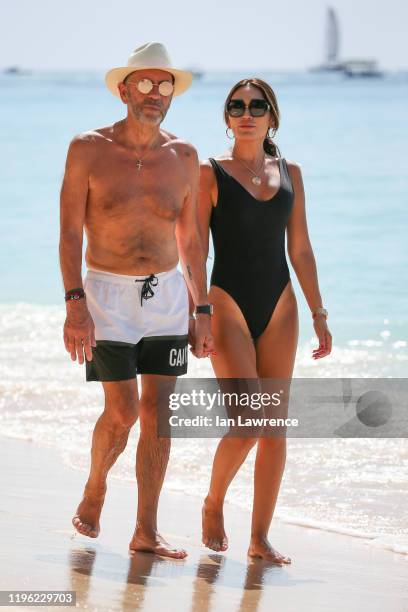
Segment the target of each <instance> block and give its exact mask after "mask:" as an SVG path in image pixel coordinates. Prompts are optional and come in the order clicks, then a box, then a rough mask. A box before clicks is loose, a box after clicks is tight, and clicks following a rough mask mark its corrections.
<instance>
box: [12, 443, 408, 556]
mask: <svg viewBox="0 0 408 612" xmlns="http://www.w3.org/2000/svg"><path fill="white" fill-rule="evenodd" d="M1 439H6V440H11V441H12V440H16V441H18V442H20V441H21V442H26V443H28V444H32V445H35V446H37V447H38V448H43V449H49V450H50V451H52V452H55V453H57V454H58V457H59V460H60V461H61V463H62V465H64V466H65V467H66V468H68V469H70V470H72V471H74V472H75V473H77V474H84V475H85V476H86V474H87V470H86V469H84V468H82V467H80V466H77V465H75V464H74V463H72V462H70V461H68V460H66V458H64V457H63V456H62V455H61V453H60V452H59V451H58V449H57V447H56V446H55V445H51V444H46V443H45V442H41V441H37V440H30V439H27V438H17V437H14V436H6V435H4V434H3V433H0V440H1ZM109 480H110V481H111V482H113V483H115V484H117V485H118V486H122V485H123V486H127V487H132V486H133V487H134V486H135V484H136V481H133V480H132V479H130V478H126V477H123V476H121V477H120V476H118V475H116V474H114V473H110V474H109ZM163 491H165V492H167V493H168V494H172V493H175V494H176V495H178V494H181V493H182V494H183V495H185V496H186V497H187V498H193V500H195V501H196V502H197V501H198V502H199V503H201V501H202V499H201V498H202V496H200V495H198V494H197V493H196V492H194V491H193V492H190V491H185V490H184V489H182V488H181V487H176V486H174V485H173V486H172V485H168V484H166V480H165V481H164V484H163ZM225 505H226V506H229V507H230V508H231V509H236V510H237V511H239V512H243V513H245V514H248V512H249V511H248V509H247V508H245V507H244V506H243V505H241V504H239V502H238V501H237V500H234V499H232V500H231V499H226V501H225ZM275 523H276V524H280V525H282V526H285V525H289V526H295V527H299V528H300V529H310V530H315V531H319V532H322V533H324V534H335V535H338V536H342V537H345V538H353V539H356V540H359V541H360V542H361V543H362V544H363V545H366V546H371V547H373V548H374V549H378V550H384V551H388V552H391V553H393V554H396V555H400V556H402V558H403V559H404V560H405V561H406V562H407V563H408V536H402V538H403V539H405V541H404V542H403V543H401V542H396V543H395V542H394V541H393V540H394V539H395V538H397V537H398V536H395V535H389V534H381V533H379V534H375V533H373V534H367V533H364V532H360V531H358V530H356V529H353V528H347V527H345V526H343V525H341V524H338V525H337V524H333V523H324V522H321V523H319V522H318V521H317V520H316V519H313V518H309V517H289V518H285V517H282V516H279V512H275V516H274V517H273V520H272V526H273V525H274V524H275Z"/></svg>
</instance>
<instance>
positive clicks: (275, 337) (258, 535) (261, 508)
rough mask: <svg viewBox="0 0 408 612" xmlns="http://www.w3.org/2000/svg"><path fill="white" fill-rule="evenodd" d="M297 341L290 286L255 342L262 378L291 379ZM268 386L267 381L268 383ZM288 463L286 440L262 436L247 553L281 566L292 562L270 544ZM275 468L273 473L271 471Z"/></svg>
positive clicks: (257, 455) (259, 444)
mask: <svg viewBox="0 0 408 612" xmlns="http://www.w3.org/2000/svg"><path fill="white" fill-rule="evenodd" d="M297 342H298V314H297V305H296V298H295V295H294V292H293V288H292V285H291V283H289V284H288V285H287V286H286V288H285V289H284V291H283V293H282V295H281V297H280V299H279V301H278V304H277V305H276V308H275V310H274V313H273V315H272V318H271V320H270V322H269V324H268V327H267V328H266V330H265V331H264V332H263V334H262V336H260V338H258V340H257V342H256V353H257V371H258V375H259V377H260V378H263V379H266V378H269V379H286V380H287V381H288V387H287V388H288V389H289V382H290V379H291V377H292V373H293V367H294V362H295V355H296V348H297ZM265 384H267V382H265ZM285 460H286V437H272V436H271V437H262V438H260V439H259V441H258V448H257V453H256V460H255V476H254V504H253V512H252V527H251V541H250V545H249V549H248V554H249V555H250V556H252V557H261V558H263V559H266V560H268V561H272V562H274V563H277V564H279V565H282V564H283V563H290V562H291V560H290V558H289V557H285V556H284V555H281V554H280V553H279V552H277V551H276V550H275V549H274V548H273V547H272V545H271V544H270V543H269V541H268V531H269V527H270V524H271V521H272V516H273V512H274V510H275V505H276V501H277V498H278V493H279V488H280V484H281V480H282V474H283V470H284V467H285ZM271 466H273V470H271Z"/></svg>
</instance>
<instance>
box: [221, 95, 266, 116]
mask: <svg viewBox="0 0 408 612" xmlns="http://www.w3.org/2000/svg"><path fill="white" fill-rule="evenodd" d="M246 109H248V110H249V114H250V115H251V117H263V116H264V115H265V113H266V112H268V110H269V109H270V106H269V104H268V102H267V101H266V100H264V99H263V98H254V99H253V100H251V101H250V103H249V104H248V106H247V105H246V104H245V102H244V101H243V100H236V99H235V100H230V101H229V102H228V104H227V112H228V114H229V115H230V117H243V115H244V114H245V110H246Z"/></svg>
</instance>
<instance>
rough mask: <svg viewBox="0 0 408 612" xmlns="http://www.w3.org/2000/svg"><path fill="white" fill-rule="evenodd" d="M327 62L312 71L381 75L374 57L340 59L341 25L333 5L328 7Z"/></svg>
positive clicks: (358, 75) (360, 75)
mask: <svg viewBox="0 0 408 612" xmlns="http://www.w3.org/2000/svg"><path fill="white" fill-rule="evenodd" d="M325 45H326V53H325V62H324V63H323V64H321V65H319V66H314V67H313V68H311V69H310V70H311V72H340V73H341V74H344V75H345V76H347V77H381V76H383V73H382V72H381V71H380V70H379V69H378V66H377V62H376V60H374V59H359V58H357V59H350V60H343V61H339V49H340V26H339V20H338V18H337V15H336V12H335V10H334V8H333V7H331V6H330V7H328V9H327V18H326V43H325Z"/></svg>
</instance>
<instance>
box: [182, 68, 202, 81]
mask: <svg viewBox="0 0 408 612" xmlns="http://www.w3.org/2000/svg"><path fill="white" fill-rule="evenodd" d="M186 70H187V71H188V72H191V73H192V74H193V77H194V78H195V79H202V78H203V76H204V70H201V69H200V68H197V66H190V67H188V68H186Z"/></svg>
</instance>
